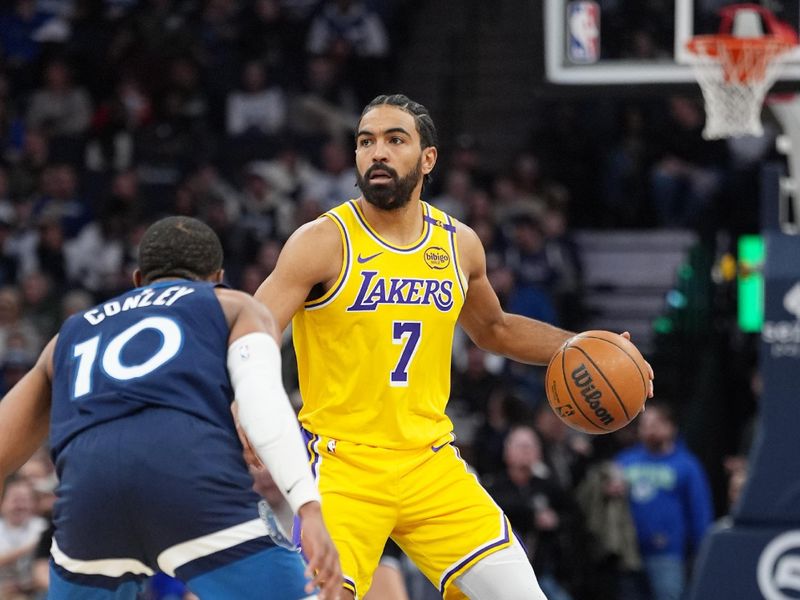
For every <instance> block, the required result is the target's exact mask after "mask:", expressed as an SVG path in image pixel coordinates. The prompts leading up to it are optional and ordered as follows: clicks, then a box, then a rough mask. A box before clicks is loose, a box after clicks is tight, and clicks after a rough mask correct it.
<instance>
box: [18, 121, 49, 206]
mask: <svg viewBox="0 0 800 600" xmlns="http://www.w3.org/2000/svg"><path fill="white" fill-rule="evenodd" d="M49 160H50V140H49V139H48V138H47V136H46V135H45V134H44V132H43V131H39V130H37V129H27V130H26V131H25V136H24V137H23V140H22V150H21V153H20V155H19V157H16V158H15V159H14V160H13V161H12V162H11V167H10V169H9V172H8V187H9V194H10V196H11V198H13V199H14V200H17V201H19V200H26V199H29V198H30V197H32V196H33V195H34V193H35V192H36V191H37V190H38V189H39V185H40V180H41V178H42V175H43V174H44V171H45V169H46V168H47V165H48V162H49Z"/></svg>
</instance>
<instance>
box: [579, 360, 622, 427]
mask: <svg viewBox="0 0 800 600" xmlns="http://www.w3.org/2000/svg"><path fill="white" fill-rule="evenodd" d="M572 381H574V382H575V385H576V386H578V389H579V390H580V392H581V396H583V399H584V400H585V401H586V404H588V405H589V408H591V409H592V410H593V411H594V414H595V415H597V418H598V419H600V422H602V423H603V424H604V425H610V424H611V423H613V422H614V417H612V416H611V415H610V414H609V412H608V411H607V410H606V409H605V408H603V404H602V403H601V402H600V399H601V398H602V397H603V394H602V393H601V392H600V390H598V389H597V388H596V387H595V386H594V382H593V381H592V376H591V375H590V374H589V371H588V370H587V369H586V365H584V364H583V363H581V364H579V365H578V366H577V367H575V369H573V371H572Z"/></svg>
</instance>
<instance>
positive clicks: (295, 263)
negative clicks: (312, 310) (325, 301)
mask: <svg viewBox="0 0 800 600" xmlns="http://www.w3.org/2000/svg"><path fill="white" fill-rule="evenodd" d="M342 254H343V251H342V239H341V236H340V234H339V230H338V228H337V227H336V225H335V224H334V223H333V221H331V220H330V219H328V218H327V217H322V218H319V219H317V220H316V221H313V222H311V223H307V224H305V225H303V226H302V227H300V229H298V230H297V231H295V232H294V233H293V234H292V235H291V237H290V238H289V239H288V240H287V241H286V244H285V245H284V246H283V250H281V254H280V256H279V257H278V263H277V264H276V265H275V270H274V271H273V272H272V273H271V274H270V275H269V277H267V279H266V280H265V281H264V283H262V284H261V287H259V288H258V290H257V291H256V293H255V298H256V300H258V301H259V302H261V304H263V305H264V306H266V307H267V308H268V309H269V310H270V312H271V313H272V315H273V316H274V317H275V320H276V321H277V324H278V329H279V330H280V331H283V330H284V329H286V326H287V325H288V324H289V322H290V321H291V320H292V317H293V316H294V313H295V312H297V311H298V310H299V309H300V307H302V306H303V302H305V301H306V299H307V298H308V296H309V294H310V293H311V291H312V290H313V289H314V288H315V286H321V290H323V291H324V290H327V289H328V287H330V285H331V284H333V283H334V282H335V281H336V278H337V277H338V276H339V272H340V271H341V268H342Z"/></svg>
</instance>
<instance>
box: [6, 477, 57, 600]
mask: <svg viewBox="0 0 800 600" xmlns="http://www.w3.org/2000/svg"><path fill="white" fill-rule="evenodd" d="M46 528H47V522H46V521H45V520H44V519H43V518H42V517H39V516H37V515H36V496H35V492H34V489H33V486H32V485H31V483H30V482H29V481H27V480H25V479H22V478H18V479H12V480H11V481H9V482H8V483H6V486H5V489H4V492H3V497H2V500H0V596H2V598H4V599H6V600H17V599H20V600H22V599H24V598H26V597H27V592H28V591H29V590H30V588H31V565H32V556H33V550H34V548H35V547H36V543H37V542H38V541H39V536H40V535H41V533H42V532H43V531H44V530H45V529H46Z"/></svg>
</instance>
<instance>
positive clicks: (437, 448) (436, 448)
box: [431, 442, 450, 452]
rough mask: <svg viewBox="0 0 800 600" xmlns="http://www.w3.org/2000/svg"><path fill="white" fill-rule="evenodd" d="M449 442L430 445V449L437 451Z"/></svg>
mask: <svg viewBox="0 0 800 600" xmlns="http://www.w3.org/2000/svg"><path fill="white" fill-rule="evenodd" d="M449 443H450V442H445V443H444V444H441V445H439V446H431V450H433V451H434V452H438V451H439V450H441V449H442V448H444V447H445V446H447V445H448V444H449Z"/></svg>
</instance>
